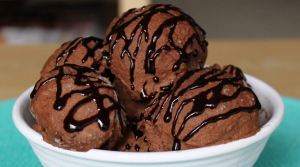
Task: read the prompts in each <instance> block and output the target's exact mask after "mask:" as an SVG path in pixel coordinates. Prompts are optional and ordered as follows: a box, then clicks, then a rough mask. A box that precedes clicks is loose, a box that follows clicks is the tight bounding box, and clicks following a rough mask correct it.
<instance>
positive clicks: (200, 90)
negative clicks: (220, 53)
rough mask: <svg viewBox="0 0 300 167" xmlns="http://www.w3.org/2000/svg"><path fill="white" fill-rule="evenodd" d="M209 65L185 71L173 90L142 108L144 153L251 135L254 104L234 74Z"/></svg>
mask: <svg viewBox="0 0 300 167" xmlns="http://www.w3.org/2000/svg"><path fill="white" fill-rule="evenodd" d="M229 68H232V69H235V71H236V69H237V68H235V67H233V66H227V67H225V68H223V70H220V69H217V68H213V67H209V68H206V69H204V70H193V71H189V72H187V73H185V75H184V76H183V77H181V78H180V79H179V80H178V81H177V82H176V84H175V86H174V89H173V90H171V91H165V92H162V93H160V94H159V95H158V96H157V98H156V99H153V100H152V102H151V104H150V105H149V107H148V108H146V110H145V120H144V121H145V135H146V136H147V139H148V141H149V143H151V144H150V147H149V151H171V150H185V149H189V148H198V147H204V146H210V145H216V144H223V143H227V142H230V141H234V140H238V139H241V138H245V137H249V136H252V135H254V134H255V133H256V132H258V131H259V130H260V127H259V121H260V116H259V110H260V109H261V106H260V103H259V101H258V99H257V97H256V96H255V94H254V93H253V91H252V90H251V89H250V88H249V87H247V86H245V85H244V82H245V80H244V79H243V78H242V77H240V75H237V76H233V75H232V74H230V73H228V72H226V70H227V69H229Z"/></svg>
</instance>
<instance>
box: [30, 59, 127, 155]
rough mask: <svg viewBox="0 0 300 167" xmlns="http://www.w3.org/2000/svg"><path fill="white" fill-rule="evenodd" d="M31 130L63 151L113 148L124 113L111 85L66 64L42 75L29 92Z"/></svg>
mask: <svg viewBox="0 0 300 167" xmlns="http://www.w3.org/2000/svg"><path fill="white" fill-rule="evenodd" d="M31 98H32V101H31V106H30V111H31V112H32V115H33V117H34V118H35V119H36V120H37V122H36V124H35V125H34V126H33V129H35V130H36V131H38V132H40V133H41V134H42V136H43V139H44V141H46V142H48V143H50V144H52V145H54V146H57V147H61V148H64V149H69V150H77V151H88V150H89V149H92V148H100V147H105V148H106V149H112V148H114V147H115V144H116V142H117V141H118V140H119V139H120V138H121V137H122V134H123V131H125V119H126V118H125V114H124V112H123V110H122V109H121V107H120V105H119V104H118V97H117V94H116V91H115V89H114V87H113V86H112V85H111V83H110V82H109V81H108V80H107V79H106V78H103V77H100V75H99V73H97V72H95V71H94V70H92V69H90V68H88V67H82V66H77V65H74V64H67V65H63V66H58V67H56V68H55V69H53V70H52V71H50V72H48V73H45V74H44V75H43V76H42V77H41V79H40V80H39V81H38V82H37V83H36V85H35V87H34V90H33V91H32V93H31Z"/></svg>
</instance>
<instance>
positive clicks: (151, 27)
mask: <svg viewBox="0 0 300 167" xmlns="http://www.w3.org/2000/svg"><path fill="white" fill-rule="evenodd" d="M104 45H105V46H104V55H103V64H105V65H106V68H108V69H110V70H111V72H112V73H113V74H114V75H115V76H116V77H117V78H119V79H120V80H121V82H122V83H123V84H124V85H125V87H126V88H127V89H128V90H129V91H130V93H129V95H128V96H130V97H131V98H132V99H134V100H145V99H151V98H153V97H154V95H155V94H156V93H157V92H159V91H161V89H164V88H167V87H171V86H172V85H173V83H174V82H176V80H177V78H178V77H179V76H182V75H183V74H184V73H185V72H186V71H189V70H193V69H200V68H202V67H203V65H204V62H205V60H206V56H207V45H208V43H207V41H206V40H205V31H204V30H203V29H202V28H201V27H200V26H199V25H198V24H197V23H196V22H195V21H194V20H193V19H192V18H191V17H190V16H188V15H187V14H185V13H184V12H183V11H182V10H181V9H179V8H176V7H174V6H172V5H148V6H145V7H142V8H139V9H131V10H129V11H127V12H125V13H124V14H123V15H122V16H121V17H118V18H116V19H114V20H113V21H112V23H111V24H110V26H109V28H108V30H107V33H106V38H105V40H104Z"/></svg>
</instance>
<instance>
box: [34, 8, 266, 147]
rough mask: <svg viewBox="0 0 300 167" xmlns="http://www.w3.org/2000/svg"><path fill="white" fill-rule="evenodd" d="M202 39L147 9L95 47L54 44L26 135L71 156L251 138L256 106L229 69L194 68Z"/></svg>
mask: <svg viewBox="0 0 300 167" xmlns="http://www.w3.org/2000/svg"><path fill="white" fill-rule="evenodd" d="M205 35H206V33H205V31H204V30H203V29H202V28H201V27H200V26H199V25H198V24H197V23H196V22H195V21H194V20H193V19H192V18H191V17H190V16H188V15H187V14H185V13H184V12H183V11H182V10H181V9H179V8H177V7H174V6H172V5H147V6H145V7H142V8H139V9H131V10H129V11H127V12H125V13H124V14H123V15H122V16H120V17H117V18H115V19H114V20H113V21H112V22H111V24H110V26H109V28H108V30H107V33H106V36H105V39H104V40H102V39H100V38H97V37H86V38H77V39H75V40H73V41H70V42H66V43H64V44H63V45H62V46H61V47H60V48H58V49H57V50H56V51H55V52H54V53H53V54H52V56H51V57H50V58H49V59H48V60H47V62H46V63H45V65H44V67H43V69H42V71H41V77H40V80H39V81H38V82H37V83H36V85H35V86H34V88H33V91H32V93H31V99H32V100H31V105H30V111H31V113H32V115H33V117H34V118H35V119H36V123H35V125H34V126H33V129H34V130H36V131H37V132H39V133H40V134H41V135H42V136H43V140H44V141H45V142H47V143H49V144H51V145H53V146H56V147H60V148H63V149H68V150H76V151H88V150H90V149H104V150H117V151H131V152H158V151H175V150H187V149H192V148H200V147H205V146H212V145H218V144H224V143H228V142H232V141H235V140H239V139H243V138H247V137H250V136H253V135H255V134H256V133H257V132H258V131H260V126H259V124H260V120H261V117H260V116H259V111H260V110H261V108H262V107H261V104H260V101H259V100H258V98H257V96H256V94H255V93H254V92H253V90H252V88H251V86H250V85H249V84H248V83H247V80H246V77H245V76H244V74H243V72H242V71H241V70H240V69H239V68H237V67H235V66H233V65H227V66H224V67H221V66H219V65H218V64H215V65H212V66H204V64H205V60H206V57H207V55H208V49H207V46H208V42H207V41H206V39H205ZM220 63H222V62H220Z"/></svg>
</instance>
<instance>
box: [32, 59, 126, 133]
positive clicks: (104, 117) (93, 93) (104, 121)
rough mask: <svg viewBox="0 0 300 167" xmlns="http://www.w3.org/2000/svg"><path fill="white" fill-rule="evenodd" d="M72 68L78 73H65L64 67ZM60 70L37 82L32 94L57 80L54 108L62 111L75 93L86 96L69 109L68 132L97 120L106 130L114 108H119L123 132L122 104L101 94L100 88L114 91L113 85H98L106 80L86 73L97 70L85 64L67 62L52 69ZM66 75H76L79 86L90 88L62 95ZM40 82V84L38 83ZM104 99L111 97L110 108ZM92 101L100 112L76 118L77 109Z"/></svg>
mask: <svg viewBox="0 0 300 167" xmlns="http://www.w3.org/2000/svg"><path fill="white" fill-rule="evenodd" d="M67 67H69V68H71V69H72V70H74V71H76V74H71V73H65V71H64V68H67ZM56 70H57V71H58V72H59V73H58V74H57V75H55V76H53V77H50V78H47V79H46V80H43V81H41V79H40V80H39V81H38V82H37V83H36V85H35V86H34V89H33V91H32V92H31V94H30V97H31V99H33V98H34V96H35V95H36V93H37V91H38V90H39V89H40V88H41V87H42V86H43V85H45V84H47V83H48V82H49V81H51V80H56V85H57V91H56V100H55V102H54V105H53V109H55V110H57V111H61V110H63V109H64V107H65V106H66V103H67V101H68V100H69V99H70V98H71V96H72V95H73V94H81V95H83V96H85V98H84V99H82V100H80V101H79V102H77V103H76V104H75V105H74V106H73V107H72V108H71V109H70V111H69V113H68V115H67V116H66V118H65V120H64V129H65V130H66V131H67V132H68V133H73V132H79V131H81V130H83V128H84V127H86V126H88V125H90V124H91V123H93V122H97V123H98V125H99V128H100V129H101V130H103V131H106V130H107V129H108V128H109V124H110V120H109V113H110V112H112V111H113V110H118V112H117V113H118V118H119V123H120V125H121V130H122V132H123V129H124V127H123V122H122V119H121V107H120V105H119V104H118V103H117V102H116V101H115V100H114V99H113V98H112V97H110V96H108V95H107V94H100V93H99V89H103V88H105V89H111V90H112V91H115V90H114V88H113V87H111V86H106V85H100V86H96V85H95V84H97V83H98V84H101V83H106V82H105V81H103V80H101V79H100V78H95V77H91V76H88V75H86V73H91V72H92V73H93V72H95V71H94V70H93V69H91V68H88V67H83V66H77V65H74V64H65V65H63V66H59V67H56V68H55V69H53V70H52V71H56ZM66 76H72V77H75V81H74V84H76V85H78V86H87V85H89V87H88V88H85V89H83V90H72V91H71V92H69V93H66V94H64V95H62V85H61V81H62V79H63V77H66ZM38 83H40V84H38ZM104 99H109V101H110V102H111V103H112V105H111V106H110V107H108V108H106V107H104V104H103V102H104ZM91 101H94V102H95V103H96V105H97V109H98V114H96V115H94V116H91V117H90V118H86V119H84V120H80V121H77V120H75V119H74V115H75V113H76V111H77V110H78V109H79V108H80V107H81V106H83V105H84V104H86V103H89V102H91Z"/></svg>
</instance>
